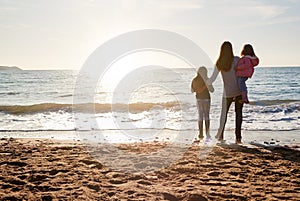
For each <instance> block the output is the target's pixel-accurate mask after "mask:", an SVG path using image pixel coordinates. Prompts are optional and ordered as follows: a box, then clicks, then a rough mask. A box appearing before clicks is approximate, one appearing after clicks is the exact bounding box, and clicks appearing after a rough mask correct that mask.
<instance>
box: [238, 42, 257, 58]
mask: <svg viewBox="0 0 300 201" xmlns="http://www.w3.org/2000/svg"><path fill="white" fill-rule="evenodd" d="M246 55H249V56H255V53H254V50H253V47H252V45H250V44H246V45H244V48H243V50H242V52H241V56H246Z"/></svg>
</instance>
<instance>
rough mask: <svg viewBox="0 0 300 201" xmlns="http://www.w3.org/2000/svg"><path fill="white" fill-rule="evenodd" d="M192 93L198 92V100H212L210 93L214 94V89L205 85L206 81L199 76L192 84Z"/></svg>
mask: <svg viewBox="0 0 300 201" xmlns="http://www.w3.org/2000/svg"><path fill="white" fill-rule="evenodd" d="M191 89H192V92H196V98H197V99H210V94H209V91H211V92H213V91H214V88H213V87H212V86H211V85H209V86H207V85H206V84H205V81H204V80H203V79H202V78H201V76H197V77H195V78H194V79H193V81H192V84H191Z"/></svg>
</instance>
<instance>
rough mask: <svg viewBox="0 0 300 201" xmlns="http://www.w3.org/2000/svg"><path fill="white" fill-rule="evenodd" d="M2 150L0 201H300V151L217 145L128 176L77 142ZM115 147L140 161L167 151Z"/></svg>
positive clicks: (153, 146) (37, 142)
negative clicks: (139, 157)
mask: <svg viewBox="0 0 300 201" xmlns="http://www.w3.org/2000/svg"><path fill="white" fill-rule="evenodd" d="M0 143H1V146H0V172H1V174H0V200H147V201H148V200H171V201H175V200H183V201H187V200H191V201H192V200H198V201H202V200H203V201H204V200H300V165H299V163H300V151H299V150H297V149H295V148H293V147H288V146H264V144H254V145H249V144H244V145H243V144H242V145H235V144H218V145H215V146H213V147H211V148H210V149H209V152H207V154H206V155H205V156H202V157H200V156H201V153H204V152H205V150H207V148H206V147H205V146H203V145H199V144H196V143H195V144H192V145H191V146H190V147H189V148H188V149H187V150H186V152H185V153H184V154H183V156H182V157H180V158H179V159H178V160H176V161H174V162H172V163H171V164H170V165H169V166H163V167H159V166H157V167H158V168H156V169H153V170H152V171H149V172H136V173H129V172H126V171H121V170H114V169H112V168H111V167H109V166H106V165H105V163H103V162H102V161H101V158H100V160H97V159H95V158H94V157H92V155H91V154H90V152H91V150H88V149H87V148H86V147H85V146H83V145H82V144H81V143H80V142H77V141H76V142H75V141H57V140H56V141H54V140H49V139H13V138H2V139H1V140H0ZM100 146H101V145H100ZM117 147H118V148H119V149H122V150H123V151H125V152H130V153H133V154H137V155H142V154H147V153H149V152H156V151H158V150H160V149H163V148H164V147H166V143H161V142H152V143H133V144H120V145H117ZM104 149H105V147H102V148H101V150H102V151H103V150H104ZM174 154H177V153H176V149H174ZM114 157H115V158H114V160H115V162H116V163H118V162H119V163H120V162H121V161H122V155H114ZM166 157H168V156H166ZM166 159H167V158H163V157H161V158H159V160H160V161H158V163H159V162H161V163H163V161H165V160H166ZM143 160H144V162H147V161H148V158H147V157H144V159H143ZM141 164H147V163H141V162H140V163H139V164H138V165H141ZM126 165H127V164H124V166H126ZM132 165H137V163H135V164H132ZM137 167H138V166H137ZM150 170H151V169H150Z"/></svg>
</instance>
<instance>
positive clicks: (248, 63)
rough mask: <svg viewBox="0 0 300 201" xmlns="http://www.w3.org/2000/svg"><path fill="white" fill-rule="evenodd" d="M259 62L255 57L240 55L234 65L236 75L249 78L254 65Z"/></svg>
mask: <svg viewBox="0 0 300 201" xmlns="http://www.w3.org/2000/svg"><path fill="white" fill-rule="evenodd" d="M258 63H259V59H258V58H257V57H255V56H254V57H251V56H244V57H242V58H241V59H240V60H239V62H238V65H237V67H236V69H235V70H236V76H238V77H249V78H251V77H252V75H253V73H254V67H255V66H257V65H258Z"/></svg>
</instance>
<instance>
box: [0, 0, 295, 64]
mask: <svg viewBox="0 0 300 201" xmlns="http://www.w3.org/2000/svg"><path fill="white" fill-rule="evenodd" d="M299 10H300V0H243V1H240V0H0V36H1V37H0V44H1V48H0V66H18V67H21V68H23V69H41V70H46V69H74V70H76V69H80V68H81V67H82V65H83V64H84V62H85V61H86V60H87V58H88V56H89V55H90V54H91V53H92V52H93V51H94V50H95V49H96V48H97V47H99V46H100V45H101V44H103V43H105V42H106V41H107V40H110V39H112V38H114V37H116V36H118V35H120V34H124V33H126V32H130V31H135V30H140V29H162V30H168V31H172V32H175V33H178V34H180V35H183V36H185V37H187V38H189V39H191V40H192V41H194V42H195V43H196V44H197V45H198V46H199V47H201V48H202V49H203V50H204V51H205V52H206V53H207V55H208V56H209V58H210V59H211V60H212V61H215V60H216V59H217V57H218V54H219V49H220V45H221V44H222V42H224V41H225V40H228V41H230V42H231V43H232V44H233V47H234V54H235V55H239V54H240V52H241V49H242V47H243V45H244V44H246V43H250V44H252V45H253V47H254V50H255V53H256V54H257V56H258V57H259V58H260V66H300V59H299V55H300V48H299V45H300V37H299V36H300V12H299Z"/></svg>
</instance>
